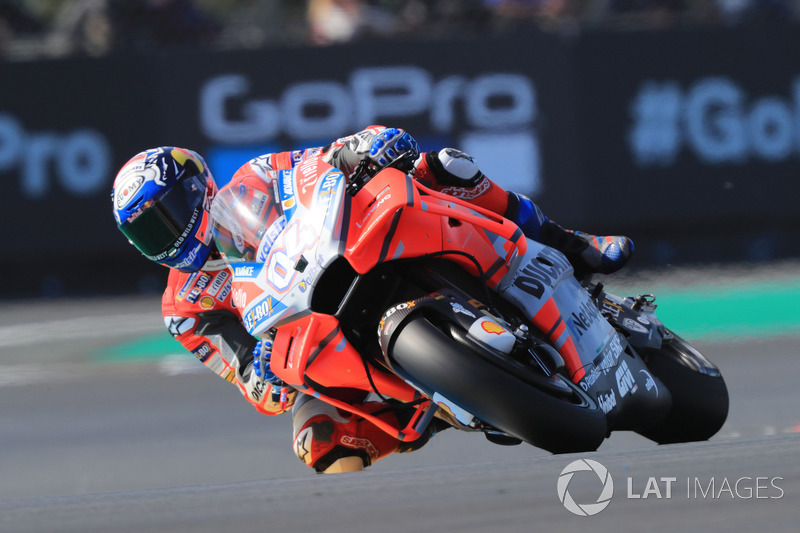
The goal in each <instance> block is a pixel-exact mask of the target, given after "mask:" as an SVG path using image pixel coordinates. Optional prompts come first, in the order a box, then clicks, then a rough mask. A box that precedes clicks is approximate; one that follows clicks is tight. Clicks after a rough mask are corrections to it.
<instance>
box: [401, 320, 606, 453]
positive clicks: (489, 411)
mask: <svg viewBox="0 0 800 533" xmlns="http://www.w3.org/2000/svg"><path fill="white" fill-rule="evenodd" d="M478 350H480V347H478V346H467V345H465V344H464V343H462V342H459V341H458V340H456V339H454V338H452V337H451V336H449V335H447V334H446V333H445V332H443V331H442V330H440V329H439V328H437V327H436V326H435V325H434V324H433V323H431V322H430V321H429V320H428V319H427V318H425V317H424V316H423V315H421V314H417V315H413V316H411V317H409V318H408V319H407V320H406V323H405V324H403V326H402V328H401V329H400V331H399V332H398V333H396V335H395V337H394V340H393V342H392V345H391V347H390V349H389V356H390V359H391V360H392V361H393V363H394V364H395V365H396V367H397V368H396V371H398V373H399V374H401V375H403V377H405V378H406V379H409V380H410V381H411V382H413V383H415V384H417V385H418V386H419V387H420V388H422V389H423V390H426V391H435V392H438V393H439V394H441V395H442V396H444V397H445V398H447V399H448V400H450V401H452V402H454V403H455V404H456V405H458V406H460V407H461V408H463V409H465V410H467V411H469V412H470V413H471V414H473V415H474V416H476V417H477V418H478V419H480V420H482V421H483V422H485V423H488V424H491V425H492V426H494V427H495V428H497V429H500V430H502V431H503V432H505V433H507V434H508V435H512V436H514V437H517V438H519V439H521V440H524V441H526V442H528V443H530V444H533V445H534V446H537V447H539V448H542V449H545V450H547V451H549V452H551V453H571V452H584V451H594V450H596V449H597V448H598V447H599V446H600V444H601V443H602V441H603V439H604V438H605V437H606V434H607V425H606V419H605V416H604V414H603V412H602V411H601V410H600V409H599V408H598V406H597V404H596V402H594V400H592V399H591V398H590V397H589V396H588V395H586V393H584V392H583V390H581V389H580V388H579V387H577V385H575V384H574V383H572V382H571V381H569V380H568V379H563V380H562V381H563V382H564V383H565V384H566V386H567V387H569V389H570V391H571V392H570V393H568V394H566V395H565V394H564V393H563V392H562V393H561V394H560V395H555V394H553V393H552V392H550V391H545V390H542V389H539V388H537V387H535V386H533V385H532V384H531V383H530V381H526V380H524V379H521V378H520V377H519V376H516V375H514V373H513V372H510V371H509V370H508V369H506V368H501V365H498V364H495V363H493V362H492V361H491V357H485V356H482V355H481V354H479V353H477V351H478Z"/></svg>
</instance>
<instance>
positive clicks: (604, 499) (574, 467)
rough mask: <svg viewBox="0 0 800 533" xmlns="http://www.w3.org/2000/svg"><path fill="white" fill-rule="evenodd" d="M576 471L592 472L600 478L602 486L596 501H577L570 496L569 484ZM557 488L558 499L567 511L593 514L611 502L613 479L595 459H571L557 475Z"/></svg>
mask: <svg viewBox="0 0 800 533" xmlns="http://www.w3.org/2000/svg"><path fill="white" fill-rule="evenodd" d="M577 472H594V473H595V474H596V475H597V477H598V478H599V479H600V482H601V483H602V485H603V488H602V490H601V492H600V495H599V496H598V497H597V501H595V502H593V503H591V502H590V503H578V502H576V501H575V500H574V499H573V498H572V495H571V494H570V493H569V484H570V482H571V481H572V478H573V477H574V476H575V474H576V473H577ZM557 488H558V499H559V500H561V503H562V504H563V505H564V507H566V508H567V510H568V511H569V512H571V513H574V514H576V515H578V516H594V515H596V514H597V513H599V512H600V511H602V510H603V509H605V508H606V507H608V504H609V503H611V497H612V496H613V495H614V480H613V479H611V474H609V473H608V469H607V468H606V467H605V466H603V465H601V464H600V463H598V462H597V461H592V460H591V459H579V460H577V461H572V462H571V463H570V464H568V465H567V466H566V468H564V470H562V471H561V475H560V476H558V486H557Z"/></svg>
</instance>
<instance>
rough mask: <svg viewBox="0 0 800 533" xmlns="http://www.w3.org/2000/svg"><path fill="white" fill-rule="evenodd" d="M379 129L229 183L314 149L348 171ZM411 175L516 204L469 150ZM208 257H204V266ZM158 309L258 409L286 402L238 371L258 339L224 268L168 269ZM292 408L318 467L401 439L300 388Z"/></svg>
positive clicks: (257, 162)
mask: <svg viewBox="0 0 800 533" xmlns="http://www.w3.org/2000/svg"><path fill="white" fill-rule="evenodd" d="M384 129H385V128H384V127H383V126H371V127H369V128H367V129H365V130H363V131H360V132H358V133H356V134H354V135H351V136H349V137H344V138H342V139H339V140H337V141H336V142H334V143H332V144H330V145H327V146H325V147H320V148H310V149H306V150H296V151H291V152H280V153H273V154H265V155H263V156H259V157H257V158H255V159H253V160H251V161H249V162H247V163H245V164H244V165H243V166H242V167H241V168H240V169H239V170H238V171H237V172H236V173H235V174H234V176H233V178H232V180H231V183H230V184H228V185H227V186H226V187H235V186H236V184H238V183H240V182H241V181H242V180H244V179H246V178H247V177H248V176H252V175H258V176H261V177H265V176H266V174H267V173H268V172H269V171H274V170H285V169H290V168H293V167H294V166H295V165H297V164H298V163H299V162H300V161H303V160H305V159H308V158H311V157H319V158H321V159H323V160H324V161H325V162H327V163H329V164H331V165H333V166H334V167H336V168H339V169H340V170H342V172H343V173H344V174H345V176H348V177H349V176H351V175H352V173H353V172H354V171H355V169H356V167H357V166H358V164H359V163H360V161H361V160H362V159H363V158H364V157H366V155H367V154H368V153H369V148H370V146H371V144H372V140H373V138H374V137H375V136H376V135H377V134H378V133H380V132H381V131H383V130H384ZM448 150H449V151H448ZM443 161H444V163H443ZM415 178H416V179H419V180H420V181H421V182H423V183H424V184H425V185H426V186H428V187H431V188H433V189H436V190H440V191H443V192H445V193H448V194H452V195H453V196H456V197H458V198H462V199H464V200H467V201H470V202H472V203H475V204H477V205H479V206H481V207H484V208H487V209H489V210H492V211H494V212H496V213H498V214H500V215H508V210H509V208H515V204H514V202H515V198H516V195H514V193H508V192H507V191H505V190H504V189H502V188H501V187H499V186H498V185H497V184H495V183H494V182H492V181H491V180H489V179H488V178H487V177H486V176H485V175H483V173H481V172H480V171H478V170H477V167H476V166H475V165H474V163H473V162H472V160H471V159H469V157H468V156H466V154H463V153H461V152H458V151H456V150H450V149H447V150H445V151H443V152H442V157H441V158H440V157H439V155H438V154H437V153H435V152H430V153H427V154H422V156H421V157H420V158H419V160H418V161H417V164H416V171H415ZM212 263H213V261H212V262H209V263H207V264H206V265H205V266H204V269H205V268H207V267H208V266H209V265H210V264H212ZM162 311H163V314H164V320H165V323H166V324H167V327H168V328H169V330H170V332H171V333H172V334H173V336H175V338H176V339H177V340H178V341H180V343H181V344H182V345H183V346H184V347H185V348H186V349H187V350H189V351H191V352H192V353H193V354H195V356H196V357H197V358H198V359H199V360H200V362H202V363H203V364H204V365H206V366H207V367H208V368H209V369H211V370H212V371H213V372H214V373H216V374H217V375H219V376H220V377H222V378H223V379H226V380H227V381H230V382H232V383H235V384H237V385H238V387H239V389H240V391H241V392H242V394H243V395H244V396H245V397H246V398H247V399H248V401H250V403H252V404H253V405H254V406H255V408H256V409H257V410H258V411H259V412H262V413H264V414H267V415H276V414H280V413H282V412H284V411H285V410H286V409H287V408H288V407H291V405H284V406H280V405H278V404H276V403H275V402H273V401H270V394H269V393H268V392H269V391H265V393H264V394H263V395H261V396H260V397H258V398H253V397H251V396H250V395H248V394H247V390H246V387H245V384H244V383H242V382H241V381H242V379H241V377H239V376H238V374H237V372H236V370H237V369H239V370H240V371H241V370H242V369H244V368H245V366H246V365H248V364H249V363H250V362H251V361H252V359H253V348H254V346H255V344H256V339H255V338H253V337H252V336H250V335H249V333H248V332H247V330H246V329H245V327H244V326H243V325H242V323H241V321H240V317H239V315H238V313H237V310H236V308H235V306H234V304H233V302H232V300H231V275H230V272H229V271H228V270H209V269H205V270H201V271H198V272H194V273H182V272H179V271H177V270H172V271H171V272H170V276H169V280H168V286H167V288H166V290H165V291H164V295H163V299H162ZM357 400H359V401H361V402H363V403H364V405H365V406H367V409H368V410H369V411H370V412H372V413H373V414H375V413H379V416H382V417H387V418H392V417H397V416H398V414H397V413H396V412H395V411H393V410H392V409H391V408H390V407H389V406H388V405H387V404H385V403H383V402H370V401H369V399H368V398H357ZM293 416H294V439H293V441H294V449H295V452H296V453H297V455H298V457H300V459H302V460H303V461H304V462H305V463H306V464H307V465H309V466H311V467H313V468H315V469H317V470H318V471H325V470H327V469H328V468H329V467H330V466H331V465H332V464H334V463H341V461H340V459H347V458H354V457H356V458H359V459H360V460H361V462H360V463H358V462H357V464H363V465H369V464H370V463H371V462H372V461H375V460H377V459H380V458H382V457H385V456H386V455H388V454H390V453H393V452H396V451H398V450H400V448H401V444H402V443H401V442H400V441H398V440H397V439H395V438H393V437H391V436H389V435H387V434H386V433H384V432H383V431H381V430H379V429H378V428H377V427H375V426H374V425H373V424H371V423H369V422H367V421H366V420H364V419H361V418H359V417H354V416H353V415H351V414H349V413H344V412H342V411H339V410H337V409H336V408H334V407H331V406H329V405H328V404H325V403H323V402H322V401H321V400H318V399H315V398H312V397H310V396H305V395H300V397H299V398H298V400H297V402H296V404H295V405H294V409H293ZM418 444H419V445H421V443H418ZM416 447H418V446H416ZM403 449H404V450H408V449H409V447H408V446H404V447H403ZM334 467H335V466H334Z"/></svg>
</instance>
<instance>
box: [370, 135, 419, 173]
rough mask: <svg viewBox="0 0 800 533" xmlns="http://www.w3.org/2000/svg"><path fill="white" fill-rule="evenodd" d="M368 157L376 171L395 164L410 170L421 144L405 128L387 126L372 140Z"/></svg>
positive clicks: (402, 168)
mask: <svg viewBox="0 0 800 533" xmlns="http://www.w3.org/2000/svg"><path fill="white" fill-rule="evenodd" d="M368 157H369V160H370V161H371V162H372V165H373V166H374V168H375V171H377V170H380V169H383V168H386V167H389V166H393V167H395V168H398V169H400V170H402V171H403V172H408V171H410V170H411V169H412V168H413V167H414V161H416V159H417V158H418V157H419V146H417V141H415V140H414V138H413V137H412V136H411V135H409V134H408V133H407V132H406V131H405V130H402V129H400V128H387V129H385V130H383V131H382V132H380V133H379V134H378V135H376V136H375V138H374V139H373V140H372V145H371V146H370V148H369V156H368Z"/></svg>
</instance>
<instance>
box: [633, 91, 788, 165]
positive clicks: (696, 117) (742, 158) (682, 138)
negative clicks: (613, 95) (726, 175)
mask: <svg viewBox="0 0 800 533" xmlns="http://www.w3.org/2000/svg"><path fill="white" fill-rule="evenodd" d="M798 117H800V77H798V78H795V79H794V81H793V83H792V86H791V88H790V96H789V98H785V97H779V96H774V95H765V96H762V97H760V98H755V99H753V98H748V94H747V92H746V91H745V90H744V89H742V88H741V87H740V86H739V85H738V84H737V83H736V82H735V81H733V80H731V79H729V78H724V77H710V78H703V79H700V80H698V81H697V82H695V83H694V84H692V86H691V87H690V88H689V89H688V90H685V91H684V90H682V89H681V87H680V85H679V83H678V82H677V81H675V80H668V81H664V82H655V81H652V80H649V81H646V82H645V83H643V84H642V86H641V88H640V89H639V92H638V93H637V95H636V96H635V98H634V100H633V101H632V103H631V118H632V120H633V125H632V127H631V130H630V131H629V135H628V143H629V147H630V150H631V153H632V154H633V157H634V160H635V162H636V164H637V165H638V166H640V167H650V166H664V167H667V166H671V165H674V164H675V162H676V160H677V158H678V155H679V153H680V151H681V149H682V148H683V147H684V146H685V147H687V148H689V149H690V150H691V151H692V152H694V153H695V154H696V155H697V157H698V159H700V160H701V161H702V162H704V163H707V164H711V165H720V164H744V163H747V162H748V161H750V160H751V159H753V158H755V159H760V160H762V161H766V162H779V161H785V160H787V159H789V158H790V157H792V156H793V155H794V156H795V157H797V156H800V120H798Z"/></svg>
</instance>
